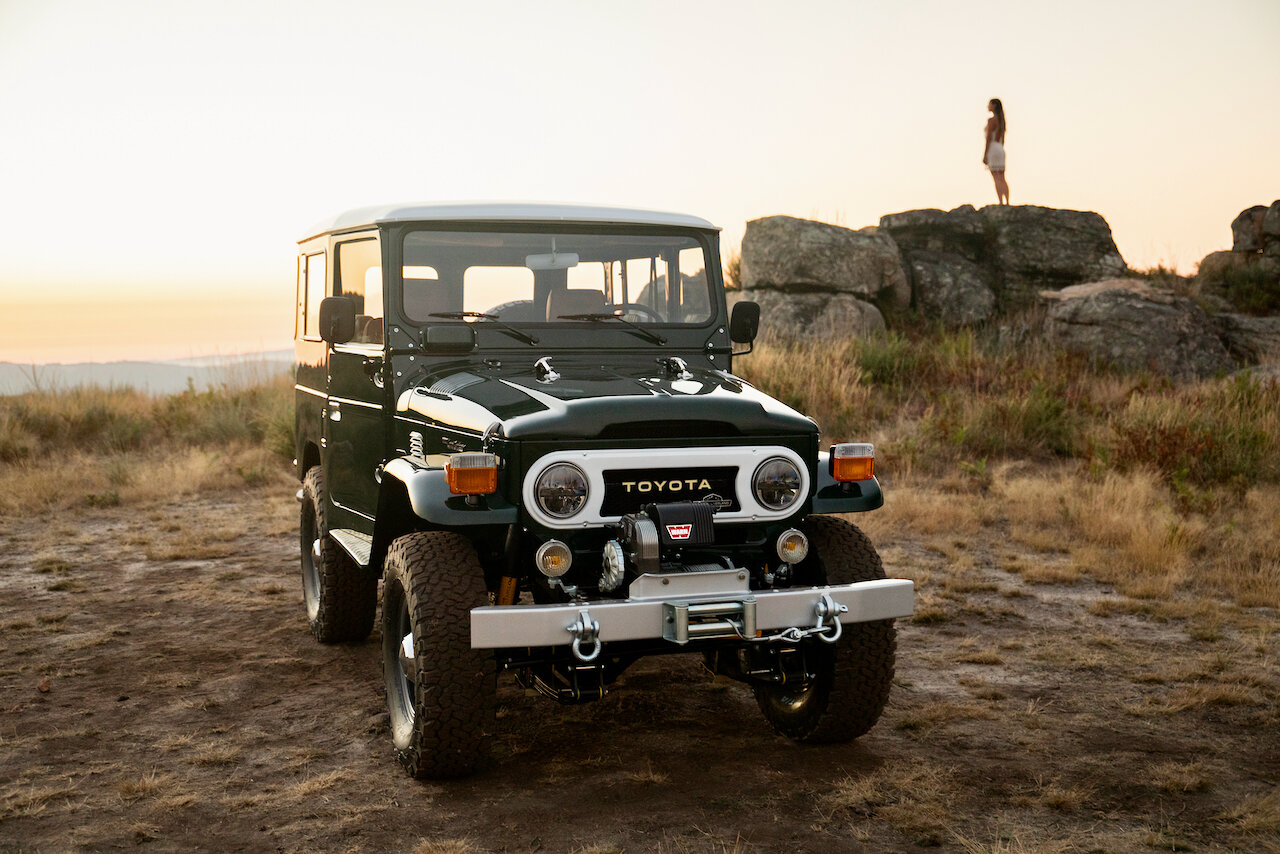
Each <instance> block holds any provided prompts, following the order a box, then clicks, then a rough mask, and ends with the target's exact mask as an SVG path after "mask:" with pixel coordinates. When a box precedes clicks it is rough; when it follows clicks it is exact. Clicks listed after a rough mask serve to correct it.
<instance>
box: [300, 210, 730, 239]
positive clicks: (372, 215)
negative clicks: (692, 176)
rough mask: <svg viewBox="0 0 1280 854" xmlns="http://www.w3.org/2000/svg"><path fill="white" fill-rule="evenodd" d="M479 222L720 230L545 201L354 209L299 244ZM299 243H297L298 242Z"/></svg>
mask: <svg viewBox="0 0 1280 854" xmlns="http://www.w3.org/2000/svg"><path fill="white" fill-rule="evenodd" d="M431 220H439V221H446V220H447V221H449V222H460V221H461V222H466V221H472V222H484V221H488V220H495V221H498V220H500V221H503V222H592V223H617V224H622V225H658V226H675V227H679V228H707V229H712V230H714V231H719V230H720V227H719V226H716V225H712V224H711V223H709V222H707V221H706V220H705V219H702V218H701V217H696V216H689V215H688V214H678V213H667V212H664V211H650V210H641V209H637V208H615V207H608V206H604V205H571V204H551V203H545V202H412V203H407V204H389V205H372V206H370V207H365V208H355V209H354V210H349V211H347V212H346V213H341V214H338V215H337V216H336V217H333V218H332V219H327V220H324V221H323V222H319V223H316V224H315V225H314V226H312V228H311V230H310V231H309V232H308V233H307V236H306V237H304V238H303V240H309V239H311V238H312V237H316V236H318V235H321V234H328V233H330V232H335V231H349V230H352V229H356V228H361V227H363V226H371V225H375V224H378V223H388V222H416V221H431ZM299 242H301V241H299Z"/></svg>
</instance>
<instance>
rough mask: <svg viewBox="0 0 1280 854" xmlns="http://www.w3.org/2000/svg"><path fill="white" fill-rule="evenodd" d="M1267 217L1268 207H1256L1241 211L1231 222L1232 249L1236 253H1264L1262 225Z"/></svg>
mask: <svg viewBox="0 0 1280 854" xmlns="http://www.w3.org/2000/svg"><path fill="white" fill-rule="evenodd" d="M1266 215H1267V207H1266V205H1254V206H1253V207H1251V208H1245V209H1244V210H1242V211H1240V213H1239V214H1238V215H1237V216H1236V218H1235V219H1233V220H1231V248H1232V249H1233V250H1234V251H1236V252H1261V251H1262V223H1263V220H1264V219H1266Z"/></svg>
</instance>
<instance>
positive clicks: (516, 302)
mask: <svg viewBox="0 0 1280 854" xmlns="http://www.w3.org/2000/svg"><path fill="white" fill-rule="evenodd" d="M522 305H529V306H531V305H533V300H531V299H513V300H508V301H507V302H500V303H498V304H497V305H495V306H494V307H493V308H490V309H488V310H486V311H485V314H493V315H497V316H498V317H501V316H502V313H503V312H504V311H510V310H511V309H513V308H516V307H518V306H522Z"/></svg>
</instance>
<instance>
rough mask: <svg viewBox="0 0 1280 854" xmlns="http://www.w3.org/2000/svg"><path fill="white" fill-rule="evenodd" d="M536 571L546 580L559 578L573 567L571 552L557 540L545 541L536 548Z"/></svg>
mask: <svg viewBox="0 0 1280 854" xmlns="http://www.w3.org/2000/svg"><path fill="white" fill-rule="evenodd" d="M535 560H536V562H537V564H538V571H539V572H541V573H542V574H543V575H545V576H546V577H547V578H559V577H560V576H562V575H564V574H565V573H566V572H568V571H569V567H571V566H573V552H571V551H569V547H568V546H566V545H565V544H564V543H562V542H560V541H559V540H547V541H546V542H545V543H543V544H542V545H541V546H539V547H538V554H537V557H536V558H535Z"/></svg>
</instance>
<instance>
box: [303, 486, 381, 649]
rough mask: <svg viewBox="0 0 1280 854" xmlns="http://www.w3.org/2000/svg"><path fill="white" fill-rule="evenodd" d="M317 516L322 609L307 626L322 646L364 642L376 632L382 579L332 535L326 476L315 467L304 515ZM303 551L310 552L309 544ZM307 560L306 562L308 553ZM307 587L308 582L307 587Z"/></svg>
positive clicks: (306, 490)
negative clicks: (375, 622)
mask: <svg viewBox="0 0 1280 854" xmlns="http://www.w3.org/2000/svg"><path fill="white" fill-rule="evenodd" d="M307 512H312V513H314V514H315V524H316V530H317V531H319V532H321V542H320V561H319V562H318V563H317V565H316V571H317V574H318V575H319V576H320V608H319V611H318V612H317V613H316V618H315V619H314V620H311V619H310V618H308V621H307V625H308V627H309V628H310V629H311V634H313V635H314V636H315V638H316V640H318V641H320V642H321V643H342V642H346V641H362V640H364V639H365V638H367V637H368V636H369V632H371V631H372V630H373V621H374V618H375V617H376V616H377V612H378V578H377V576H376V575H374V574H372V573H370V572H368V571H367V570H365V569H364V568H363V567H361V566H359V565H358V564H357V563H356V562H355V561H354V560H352V559H351V556H350V555H348V554H347V553H346V552H345V551H343V549H342V546H340V545H338V543H337V542H336V541H334V539H333V537H331V536H330V535H329V524H328V519H327V518H326V510H325V502H324V473H323V472H322V471H321V469H320V467H319V466H313V467H312V468H311V469H309V470H308V471H307V474H306V477H304V478H303V480H302V513H304V514H305V513H307ZM302 548H304V549H305V548H310V546H309V545H308V544H306V543H303V544H302ZM303 559H304V560H305V559H306V555H305V553H304V554H303ZM305 583H306V580H305V578H304V579H303V584H305Z"/></svg>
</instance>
